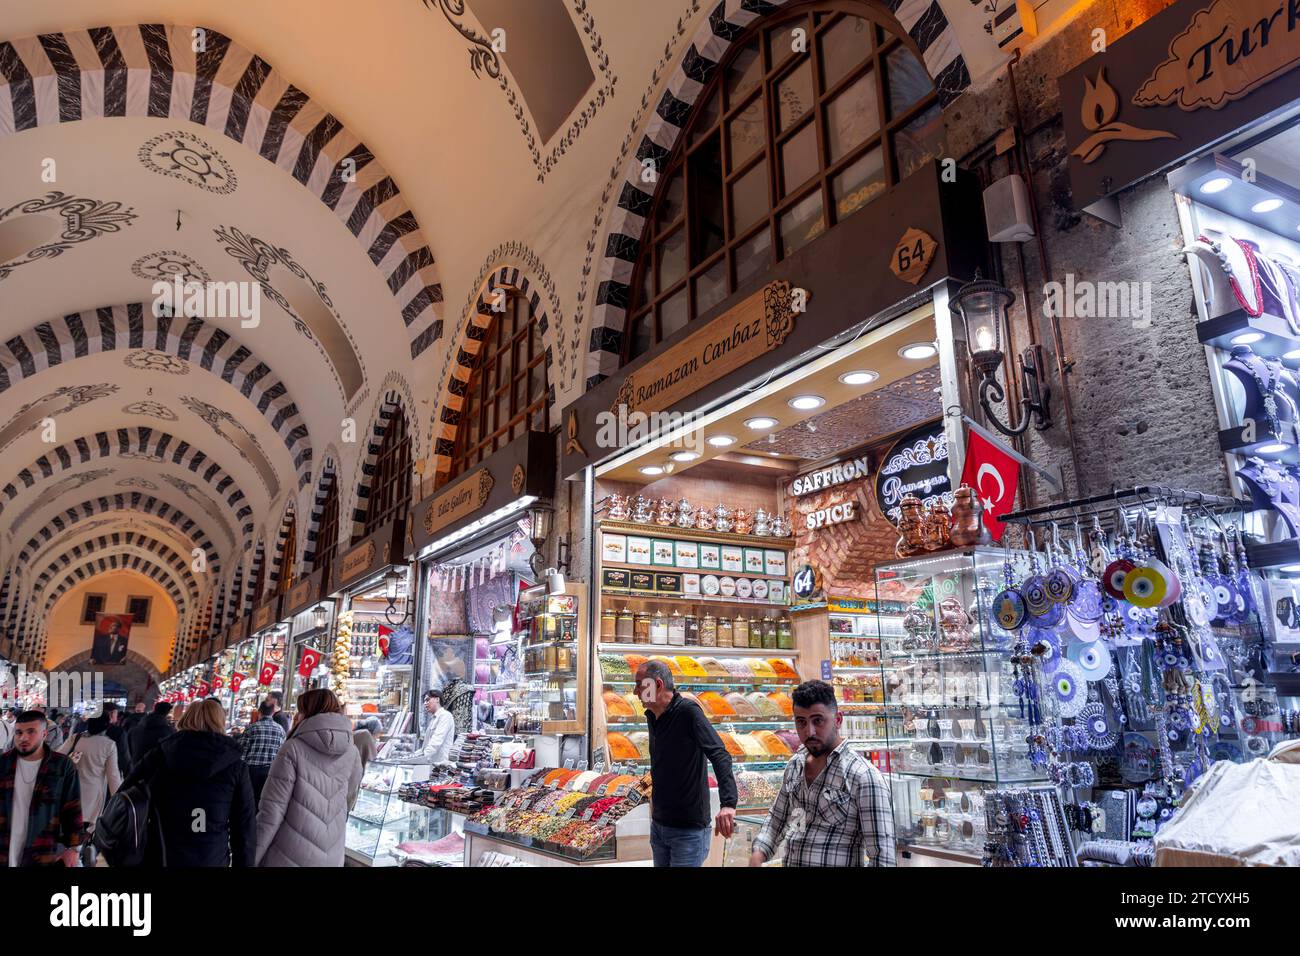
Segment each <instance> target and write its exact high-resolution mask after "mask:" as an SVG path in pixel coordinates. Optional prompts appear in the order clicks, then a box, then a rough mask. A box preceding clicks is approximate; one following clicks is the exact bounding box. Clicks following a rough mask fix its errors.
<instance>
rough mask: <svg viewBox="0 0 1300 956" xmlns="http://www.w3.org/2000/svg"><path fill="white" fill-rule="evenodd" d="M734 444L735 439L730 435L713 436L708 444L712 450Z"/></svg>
mask: <svg viewBox="0 0 1300 956" xmlns="http://www.w3.org/2000/svg"><path fill="white" fill-rule="evenodd" d="M735 443H736V439H734V438H732V437H731V436H730V435H714V436H713V437H712V438H710V439H709V444H710V445H712V446H713V447H714V448H726V447H727V446H728V445H734V444H735Z"/></svg>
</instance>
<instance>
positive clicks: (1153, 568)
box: [1144, 558, 1183, 607]
mask: <svg viewBox="0 0 1300 956" xmlns="http://www.w3.org/2000/svg"><path fill="white" fill-rule="evenodd" d="M1144 568H1145V570H1148V571H1150V572H1151V573H1152V574H1154V575H1156V576H1157V577H1158V578H1160V580H1161V581H1162V582H1164V597H1162V598H1161V599H1160V607H1169V605H1171V604H1173V603H1174V602H1175V601H1177V600H1178V599H1179V598H1180V597H1182V594H1183V585H1182V582H1180V581H1179V580H1178V575H1176V574H1174V572H1173V569H1171V568H1170V567H1169V565H1167V564H1165V563H1164V562H1163V561H1160V560H1158V559H1156V558H1152V559H1150V560H1149V561H1147V562H1146V564H1145V565H1144Z"/></svg>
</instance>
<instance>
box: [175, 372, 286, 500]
mask: <svg viewBox="0 0 1300 956" xmlns="http://www.w3.org/2000/svg"><path fill="white" fill-rule="evenodd" d="M181 404H182V405H184V406H185V407H186V408H188V409H189V410H190V411H191V412H193V413H194V414H195V415H197V416H198V417H199V418H200V419H202V420H203V422H204V424H206V425H207V426H208V427H209V428H211V429H212V430H213V431H214V432H215V433H216V434H217V435H218V436H220V437H221V439H222V440H224V441H225V442H226V443H227V444H229V445H230V447H231V448H233V449H235V451H236V452H238V454H239V457H240V458H242V459H244V461H246V462H248V463H249V464H250V465H252V466H253V468H254V470H255V471H256V472H257V475H258V477H259V478H261V479H262V484H264V485H265V486H266V490H267V494H269V495H270V496H271V498H278V497H280V479H279V478H277V477H276V474H275V469H274V468H273V467H272V466H271V462H270V461H269V460H268V459H267V457H266V452H265V451H263V450H262V445H261V442H259V441H258V440H257V436H256V435H254V434H253V433H252V432H250V431H249V430H248V429H247V428H245V427H244V426H243V424H241V423H240V421H239V419H237V418H235V416H234V415H232V414H230V412H228V411H226V410H225V409H224V408H218V407H217V406H215V405H213V404H211V403H210V402H205V401H203V400H202V399H201V398H195V397H194V396H192V395H182V396H181Z"/></svg>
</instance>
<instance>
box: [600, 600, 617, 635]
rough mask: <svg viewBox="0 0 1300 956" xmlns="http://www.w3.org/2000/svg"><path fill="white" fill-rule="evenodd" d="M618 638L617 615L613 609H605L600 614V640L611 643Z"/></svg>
mask: <svg viewBox="0 0 1300 956" xmlns="http://www.w3.org/2000/svg"><path fill="white" fill-rule="evenodd" d="M617 638H618V615H617V614H615V613H614V609H613V608H612V607H611V608H606V609H605V610H603V611H601V612H600V639H601V640H602V641H613V640H617Z"/></svg>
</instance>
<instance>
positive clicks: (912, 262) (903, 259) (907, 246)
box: [889, 229, 939, 285]
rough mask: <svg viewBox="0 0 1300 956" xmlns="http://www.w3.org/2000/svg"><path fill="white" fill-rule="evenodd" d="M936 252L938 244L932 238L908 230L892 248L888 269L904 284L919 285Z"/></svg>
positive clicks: (926, 234)
mask: <svg viewBox="0 0 1300 956" xmlns="http://www.w3.org/2000/svg"><path fill="white" fill-rule="evenodd" d="M938 251H939V243H937V242H935V241H934V236H932V235H930V234H929V233H928V232H922V231H921V230H920V229H909V230H907V232H905V233H903V238H902V239H900V240H898V245H897V246H895V247H894V254H893V256H892V257H891V258H890V260H889V268H890V270H891V271H892V272H893V273H894V275H896V276H898V277H899V278H900V279H902V280H903V281H904V282H910V283H912V285H919V284H920V282H921V280H922V279H923V278H925V273H926V271H927V270H928V269H929V268H930V263H931V262H933V261H934V254H935V253H936V252H938Z"/></svg>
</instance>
